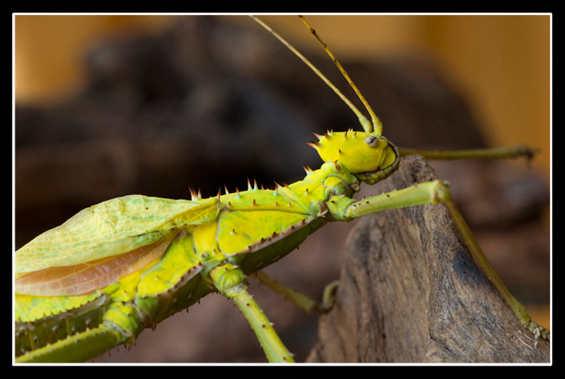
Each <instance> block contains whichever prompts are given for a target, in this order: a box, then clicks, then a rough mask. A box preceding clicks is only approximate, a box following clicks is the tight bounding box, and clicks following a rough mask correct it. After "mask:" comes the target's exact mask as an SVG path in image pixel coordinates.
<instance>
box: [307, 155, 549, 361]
mask: <svg viewBox="0 0 565 379" xmlns="http://www.w3.org/2000/svg"><path fill="white" fill-rule="evenodd" d="M434 179H436V174H435V172H434V170H433V168H431V167H430V166H429V165H428V164H427V163H426V161H425V160H424V159H423V158H421V157H419V156H411V157H407V158H403V161H402V163H401V165H400V168H399V170H398V172H396V173H395V174H394V175H392V176H391V177H390V178H389V179H387V180H386V181H385V182H384V183H383V185H382V190H383V191H385V192H386V191H391V190H393V189H395V188H404V187H407V186H410V185H413V184H414V183H416V182H418V183H420V182H424V181H429V180H434ZM358 222H359V223H358V225H357V226H356V227H355V228H354V229H353V231H352V232H351V234H350V235H349V237H348V240H347V242H346V249H347V252H346V253H347V257H346V262H345V265H344V267H343V269H342V271H341V279H340V286H339V289H338V290H337V293H336V299H335V305H334V307H333V309H332V310H331V311H330V312H329V313H327V314H325V315H323V316H322V317H321V319H320V323H319V342H318V343H317V345H316V346H315V347H314V349H313V350H312V351H311V353H310V355H309V357H308V360H307V361H308V362H398V363H399V362H405V363H408V362H410V363H412V362H420V363H421V362H428V363H439V362H442V363H443V362H449V363H451V362H462V363H471V362H477V363H479V362H549V342H547V341H545V340H542V339H541V338H540V339H536V338H535V337H534V335H533V334H532V333H530V332H529V331H528V330H527V329H526V328H524V327H523V326H522V325H521V323H520V322H519V321H518V319H517V318H516V316H515V315H514V313H513V312H512V310H511V309H510V307H508V306H507V305H506V303H505V302H504V300H503V299H502V297H501V296H500V294H499V293H498V291H497V290H496V289H495V287H494V286H493V285H492V284H491V283H490V282H489V280H488V279H487V278H486V277H485V275H483V273H482V272H481V271H480V269H479V268H478V267H477V266H476V265H475V263H474V261H473V258H472V255H471V253H470V251H469V249H468V248H467V246H466V245H465V243H464V241H463V239H462V237H461V236H460V234H459V232H458V230H457V229H456V227H455V225H454V224H453V222H452V220H451V218H450V216H449V214H448V212H447V209H446V208H445V207H443V206H442V205H439V204H430V205H424V206H417V207H410V208H404V209H398V210H390V211H385V212H379V213H376V214H372V215H369V216H367V217H366V218H364V219H363V220H360V221H358Z"/></svg>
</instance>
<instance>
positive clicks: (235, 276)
mask: <svg viewBox="0 0 565 379" xmlns="http://www.w3.org/2000/svg"><path fill="white" fill-rule="evenodd" d="M209 275H210V278H211V279H212V280H213V282H214V285H215V286H216V288H217V289H218V290H219V291H220V292H221V293H222V294H223V295H224V296H226V297H227V298H229V299H232V300H233V301H234V302H235V304H236V305H237V306H238V308H239V309H240V311H241V313H243V315H244V316H245V318H246V319H247V321H248V322H249V325H250V326H251V329H253V331H254V332H255V334H256V335H257V338H258V339H259V342H260V343H261V347H262V348H263V350H264V351H265V355H266V356H267V359H268V360H269V362H272V363H292V362H294V359H293V358H292V354H291V353H290V352H289V351H288V349H287V348H286V347H285V346H284V344H283V343H282V341H281V340H280V338H279V336H278V335H277V333H276V332H275V329H273V326H272V324H271V322H270V321H269V319H267V316H265V313H264V312H263V310H262V309H261V308H260V307H259V305H258V304H257V302H255V300H253V297H252V296H251V295H250V294H249V293H248V292H247V285H246V283H245V280H246V278H247V277H246V276H245V274H244V273H243V271H241V269H240V268H238V267H237V266H234V265H232V264H231V263H227V264H225V265H221V266H217V267H214V268H213V269H212V270H211V271H210V273H209Z"/></svg>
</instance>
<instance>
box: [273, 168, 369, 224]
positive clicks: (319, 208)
mask: <svg viewBox="0 0 565 379" xmlns="http://www.w3.org/2000/svg"><path fill="white" fill-rule="evenodd" d="M306 172H307V175H306V177H305V178H304V179H303V180H300V181H297V182H295V183H292V184H290V185H288V186H284V187H283V186H280V187H278V188H277V191H278V192H279V193H280V194H282V195H283V196H285V197H287V198H288V199H290V200H292V201H294V202H296V203H299V204H300V205H301V206H302V207H304V209H307V210H308V212H309V213H310V214H311V215H312V216H313V217H319V216H320V213H321V212H323V210H325V205H322V203H325V202H326V201H328V200H329V199H330V198H332V197H333V196H344V197H351V196H353V194H354V193H355V192H357V191H359V188H360V187H359V181H358V180H357V178H356V177H355V176H354V175H352V174H351V173H350V172H349V171H348V170H347V169H346V168H345V167H344V166H343V165H342V164H340V163H339V162H333V163H324V164H323V165H322V167H321V168H320V169H318V170H310V169H307V170H306Z"/></svg>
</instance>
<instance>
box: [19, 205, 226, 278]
mask: <svg viewBox="0 0 565 379" xmlns="http://www.w3.org/2000/svg"><path fill="white" fill-rule="evenodd" d="M219 205H220V204H219V202H218V200H217V199H216V198H210V199H205V200H201V201H189V200H171V199H163V198H157V197H147V196H141V195H132V196H124V197H119V198H116V199H112V200H108V201H105V202H102V203H100V204H97V205H93V206H92V207H89V208H86V209H83V210H82V211H80V212H79V213H77V214H76V215H74V216H73V217H71V218H70V219H69V220H67V221H66V222H65V223H64V224H62V225H61V226H58V227H56V228H53V229H51V230H48V231H46V232H45V233H43V234H41V235H39V236H37V237H36V238H35V239H33V240H32V241H31V242H29V243H28V244H27V245H25V246H23V247H22V248H21V249H19V250H18V251H16V273H26V272H32V271H37V270H41V269H45V268H48V267H54V266H71V265H76V264H80V263H85V262H90V261H92V260H95V259H100V258H104V257H109V256H114V255H119V254H122V253H126V252H128V251H131V250H133V249H136V248H138V247H141V246H145V245H148V244H151V243H153V242H156V241H158V240H160V239H161V238H162V237H163V236H165V235H166V234H168V233H169V232H170V231H171V230H172V229H174V228H177V227H181V226H184V225H197V224H203V223H207V222H210V221H213V220H215V219H216V218H217V216H218V212H219Z"/></svg>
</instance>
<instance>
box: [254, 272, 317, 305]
mask: <svg viewBox="0 0 565 379" xmlns="http://www.w3.org/2000/svg"><path fill="white" fill-rule="evenodd" d="M255 278H256V279H257V280H258V281H259V282H260V283H261V284H263V285H264V286H266V287H269V288H270V289H272V290H273V291H275V292H276V293H278V294H279V295H281V296H282V297H284V298H285V299H286V300H288V301H290V302H291V303H294V304H295V305H297V306H298V307H299V308H302V309H304V311H306V313H308V314H312V313H320V312H322V311H323V306H322V305H321V304H320V303H318V302H317V301H316V300H314V299H312V298H310V297H308V296H306V295H304V294H302V293H300V292H298V291H295V290H293V289H292V288H289V287H287V286H285V285H283V284H281V283H279V282H277V281H276V280H274V279H272V278H271V277H269V276H268V275H267V274H265V273H264V272H262V271H257V272H256V273H255Z"/></svg>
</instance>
